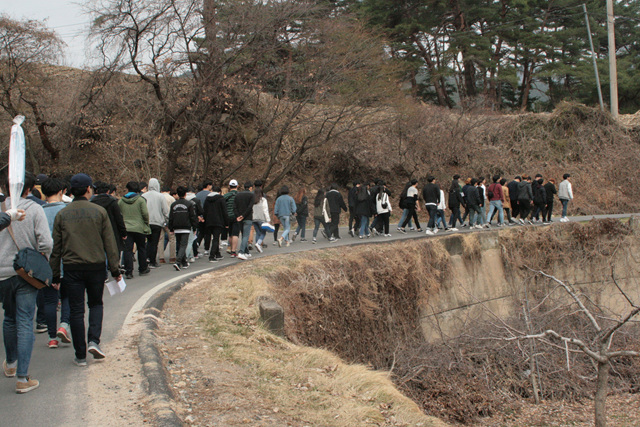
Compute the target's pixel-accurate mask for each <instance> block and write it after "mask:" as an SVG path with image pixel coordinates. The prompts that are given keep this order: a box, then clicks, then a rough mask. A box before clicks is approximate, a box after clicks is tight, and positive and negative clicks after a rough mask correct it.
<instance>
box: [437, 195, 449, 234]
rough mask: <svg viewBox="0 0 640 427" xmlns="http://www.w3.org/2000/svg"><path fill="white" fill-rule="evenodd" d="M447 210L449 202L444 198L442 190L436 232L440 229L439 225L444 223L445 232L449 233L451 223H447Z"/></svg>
mask: <svg viewBox="0 0 640 427" xmlns="http://www.w3.org/2000/svg"><path fill="white" fill-rule="evenodd" d="M446 210H447V200H446V199H445V197H444V191H443V190H442V189H440V202H439V203H438V210H437V211H436V230H437V229H439V226H438V224H439V223H440V222H441V223H442V228H443V229H444V231H449V223H447V217H446V216H445V214H444V211H446Z"/></svg>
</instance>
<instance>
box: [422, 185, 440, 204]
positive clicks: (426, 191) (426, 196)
mask: <svg viewBox="0 0 640 427" xmlns="http://www.w3.org/2000/svg"><path fill="white" fill-rule="evenodd" d="M422 199H423V200H424V204H425V205H426V204H427V203H433V204H435V205H438V203H440V186H439V185H438V184H434V183H432V182H430V183H428V184H427V185H425V186H424V188H423V189H422Z"/></svg>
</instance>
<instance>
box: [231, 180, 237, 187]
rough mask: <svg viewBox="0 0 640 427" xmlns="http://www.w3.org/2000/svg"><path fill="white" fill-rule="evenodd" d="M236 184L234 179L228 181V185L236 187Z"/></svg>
mask: <svg viewBox="0 0 640 427" xmlns="http://www.w3.org/2000/svg"><path fill="white" fill-rule="evenodd" d="M237 186H238V181H236V180H235V179H232V180H231V181H229V187H237Z"/></svg>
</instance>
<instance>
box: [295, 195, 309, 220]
mask: <svg viewBox="0 0 640 427" xmlns="http://www.w3.org/2000/svg"><path fill="white" fill-rule="evenodd" d="M296 215H297V216H309V199H307V196H304V197H302V200H301V201H300V203H296Z"/></svg>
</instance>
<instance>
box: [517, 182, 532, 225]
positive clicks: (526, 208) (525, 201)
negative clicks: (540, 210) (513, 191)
mask: <svg viewBox="0 0 640 427" xmlns="http://www.w3.org/2000/svg"><path fill="white" fill-rule="evenodd" d="M532 200H533V190H532V189H531V177H530V176H528V175H523V176H522V181H521V182H520V183H519V184H518V210H519V212H520V224H525V221H526V222H527V223H528V224H532V222H531V221H529V220H528V219H527V217H528V216H529V212H531V201H532Z"/></svg>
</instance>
